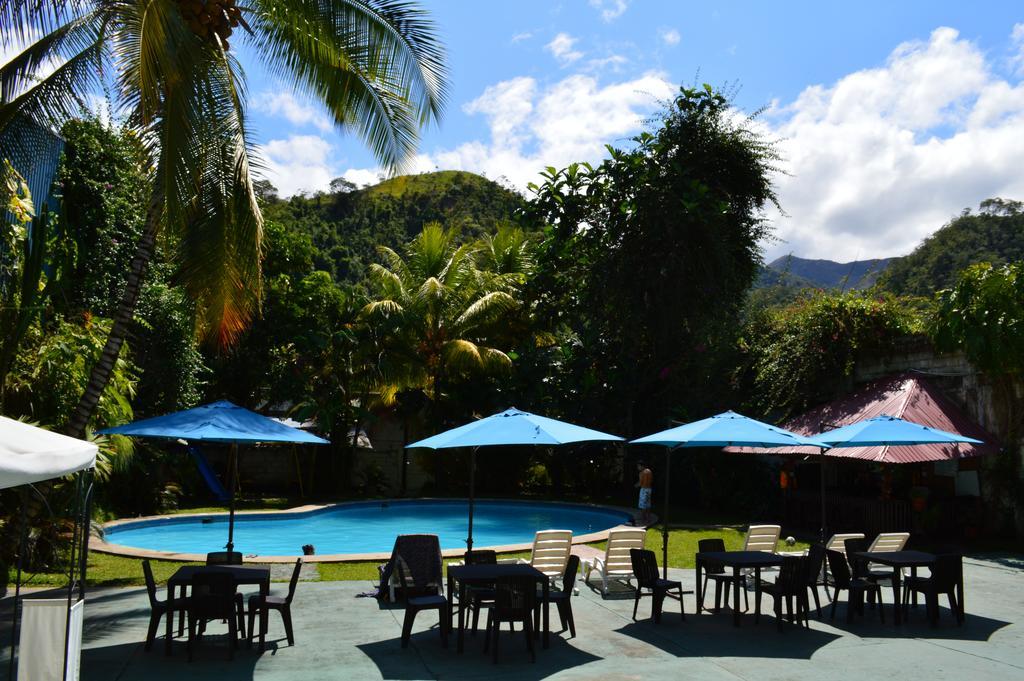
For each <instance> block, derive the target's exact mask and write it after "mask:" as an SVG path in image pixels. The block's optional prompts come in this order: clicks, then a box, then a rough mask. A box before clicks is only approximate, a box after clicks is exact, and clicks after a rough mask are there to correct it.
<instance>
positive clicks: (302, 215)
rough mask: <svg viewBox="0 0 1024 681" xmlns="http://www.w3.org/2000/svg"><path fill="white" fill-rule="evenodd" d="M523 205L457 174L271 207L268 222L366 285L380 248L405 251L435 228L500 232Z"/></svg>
mask: <svg viewBox="0 0 1024 681" xmlns="http://www.w3.org/2000/svg"><path fill="white" fill-rule="evenodd" d="M523 203H524V200H523V198H522V197H521V196H520V195H519V194H517V193H515V192H514V191H512V190H510V189H506V188H505V187H502V186H501V185H499V184H497V183H496V182H492V181H491V180H488V179H487V178H485V177H481V176H480V175H475V174H473V173H467V172H462V171H457V170H445V171H440V172H434V173H423V174H420V175H403V176H400V177H395V178H391V179H389V180H385V181H384V182H381V183H380V184H377V185H373V186H371V187H365V188H363V189H357V190H354V191H348V192H336V193H319V194H315V195H313V196H294V197H292V198H290V199H285V200H277V201H271V202H270V203H269V204H268V205H267V207H266V210H265V215H266V218H267V219H268V220H272V221H274V222H277V223H279V224H281V225H283V226H284V227H285V228H286V229H288V230H298V231H301V232H305V233H307V234H309V235H310V236H311V237H312V239H313V243H314V244H315V245H316V246H317V249H318V250H319V251H320V256H319V257H320V261H319V262H316V263H315V265H316V267H317V268H319V269H323V270H326V271H328V272H331V273H332V274H333V275H334V278H335V279H336V280H338V281H345V282H349V283H355V282H358V281H361V280H362V279H363V278H364V276H365V274H366V271H367V268H368V266H369V264H370V263H371V262H375V261H376V260H377V250H376V249H377V246H378V245H385V246H390V247H392V248H399V247H400V246H402V245H403V244H405V243H406V242H408V241H409V240H410V239H412V238H413V237H414V236H415V235H416V234H418V233H419V232H420V230H421V229H422V228H423V225H424V224H426V223H428V222H435V221H436V222H442V223H444V224H445V225H448V226H455V227H458V228H459V229H460V230H462V233H463V236H464V237H465V238H467V239H469V238H473V237H476V236H479V235H480V234H483V233H485V232H489V231H493V230H494V228H495V226H496V225H498V224H499V223H501V222H503V221H505V220H509V219H511V218H512V216H513V215H514V214H515V212H516V211H517V210H519V209H520V208H521V207H522V206H523Z"/></svg>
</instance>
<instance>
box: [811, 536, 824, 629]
mask: <svg viewBox="0 0 1024 681" xmlns="http://www.w3.org/2000/svg"><path fill="white" fill-rule="evenodd" d="M825 551H826V549H825V547H824V546H822V545H821V544H811V548H810V549H808V550H807V566H806V567H807V570H806V577H807V580H806V583H807V589H808V590H809V591H810V593H811V595H812V596H814V607H815V608H817V610H818V619H819V620H820V619H821V601H820V600H818V585H819V584H824V582H825V579H824V574H825ZM809 606H810V604H808V607H809Z"/></svg>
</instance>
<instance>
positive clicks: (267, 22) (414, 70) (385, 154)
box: [247, 0, 447, 170]
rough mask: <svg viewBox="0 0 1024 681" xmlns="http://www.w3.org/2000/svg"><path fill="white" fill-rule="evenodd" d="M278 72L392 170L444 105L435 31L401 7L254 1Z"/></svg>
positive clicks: (378, 1)
mask: <svg viewBox="0 0 1024 681" xmlns="http://www.w3.org/2000/svg"><path fill="white" fill-rule="evenodd" d="M247 21H248V23H249V25H250V26H251V27H252V29H253V32H254V35H253V38H252V41H253V42H254V43H255V45H256V48H257V51H258V54H259V55H260V56H261V58H262V59H263V60H264V62H265V63H266V65H267V67H268V70H270V72H271V73H273V74H274V75H276V76H277V77H279V78H281V79H282V80H284V81H286V82H291V83H295V84H296V85H297V87H298V88H299V89H300V90H302V91H303V92H304V94H306V95H308V96H310V97H312V98H314V99H316V100H318V101H320V102H321V103H322V104H323V105H324V106H325V107H326V108H327V110H328V111H329V112H330V113H331V115H332V116H333V117H334V119H335V122H336V123H337V124H338V125H340V126H342V127H355V128H356V131H357V132H358V134H359V135H360V136H361V137H362V138H363V140H364V141H365V143H366V144H367V146H368V147H369V148H370V150H371V151H372V152H373V153H374V155H375V156H376V157H377V158H378V159H379V160H380V162H381V163H382V164H384V165H386V166H387V167H389V168H391V169H392V170H396V169H398V168H400V167H401V166H402V165H403V164H404V163H405V162H407V161H408V160H409V159H410V158H411V156H412V154H413V153H414V152H415V150H416V147H417V145H418V143H419V128H420V126H421V125H423V124H425V123H427V122H428V121H429V120H430V119H431V118H435V119H436V118H437V117H438V116H439V114H440V112H441V110H442V108H443V106H444V101H445V98H446V88H447V71H446V67H445V65H444V50H443V48H442V47H441V43H440V41H439V40H438V38H437V36H436V32H435V29H434V26H433V24H432V23H431V22H430V20H429V19H427V17H426V14H425V13H424V12H423V11H422V10H421V9H419V8H418V7H416V6H415V5H413V4H412V3H409V2H405V1H401V2H396V1H395V0H323V1H316V0H296V1H293V2H288V3H281V2H275V1H274V0H254V2H253V4H252V11H251V12H250V13H249V14H248V15H247Z"/></svg>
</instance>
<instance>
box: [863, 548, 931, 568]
mask: <svg viewBox="0 0 1024 681" xmlns="http://www.w3.org/2000/svg"><path fill="white" fill-rule="evenodd" d="M853 555H855V556H857V557H858V558H864V559H867V560H869V561H871V562H872V563H879V564H881V565H888V566H890V567H897V568H899V567H926V566H928V565H931V564H932V563H934V562H935V554H934V553H927V552H925V551H859V552H857V553H855V554H853Z"/></svg>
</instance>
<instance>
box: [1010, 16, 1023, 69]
mask: <svg viewBox="0 0 1024 681" xmlns="http://www.w3.org/2000/svg"><path fill="white" fill-rule="evenodd" d="M1010 39H1011V40H1012V41H1013V47H1014V48H1016V49H1015V52H1016V53H1015V54H1014V55H1013V56H1012V57H1010V64H1012V65H1013V66H1014V67H1015V68H1016V69H1017V75H1018V76H1024V23H1020V24H1014V26H1013V33H1011V34H1010Z"/></svg>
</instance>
